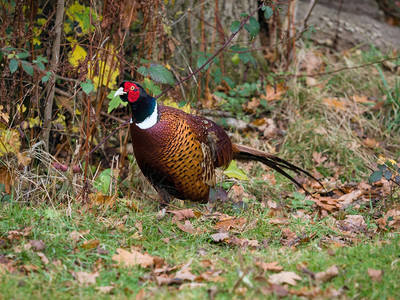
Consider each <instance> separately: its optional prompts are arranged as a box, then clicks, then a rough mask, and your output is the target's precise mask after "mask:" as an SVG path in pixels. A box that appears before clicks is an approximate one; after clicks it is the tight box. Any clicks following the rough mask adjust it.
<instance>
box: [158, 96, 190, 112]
mask: <svg viewBox="0 0 400 300" xmlns="http://www.w3.org/2000/svg"><path fill="white" fill-rule="evenodd" d="M163 103H164V105H165V106H171V107H174V108H177V109H180V110H183V111H184V112H186V113H188V114H190V105H189V103H186V104H185V105H184V106H182V107H179V105H178V103H176V102H175V101H174V100H172V98H168V99H165V100H164V101H163Z"/></svg>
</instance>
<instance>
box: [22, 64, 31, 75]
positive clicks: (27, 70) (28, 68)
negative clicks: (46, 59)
mask: <svg viewBox="0 0 400 300" xmlns="http://www.w3.org/2000/svg"><path fill="white" fill-rule="evenodd" d="M21 64H22V68H23V69H24V71H25V72H26V73H28V74H29V75H30V76H31V77H33V68H32V66H30V65H28V62H26V61H21Z"/></svg>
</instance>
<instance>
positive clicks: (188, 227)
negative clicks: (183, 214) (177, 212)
mask: <svg viewBox="0 0 400 300" xmlns="http://www.w3.org/2000/svg"><path fill="white" fill-rule="evenodd" d="M175 223H176V226H178V228H179V229H180V230H182V231H184V232H187V233H190V234H201V233H203V232H204V230H201V229H200V228H194V226H193V224H192V223H191V222H190V221H189V220H185V224H182V223H181V222H179V221H176V222H175Z"/></svg>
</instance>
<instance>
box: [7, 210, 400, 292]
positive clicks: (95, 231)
mask: <svg viewBox="0 0 400 300" xmlns="http://www.w3.org/2000/svg"><path fill="white" fill-rule="evenodd" d="M71 211H72V214H71V216H69V215H67V213H68V211H67V210H66V209H65V208H62V207H60V208H56V209H53V208H48V207H46V206H41V207H29V206H26V205H19V204H17V203H14V204H12V203H9V204H4V205H2V207H1V210H0V214H1V222H0V226H1V227H0V232H2V235H1V238H2V239H3V240H6V241H7V242H6V244H5V245H3V247H2V253H3V254H4V255H5V256H6V257H7V258H8V259H10V260H12V261H13V265H14V267H15V268H16V271H14V272H12V273H8V272H7V271H4V272H2V275H1V279H0V280H1V281H0V282H1V284H0V297H1V298H3V299H27V298H31V299H32V298H33V299H34V298H44V297H52V298H60V299H65V298H71V297H74V298H75V297H79V298H94V297H96V298H98V297H100V298H103V297H104V298H108V297H110V296H113V295H114V296H116V297H117V296H118V297H120V296H122V297H128V298H129V297H132V296H133V295H135V294H136V293H138V292H139V290H140V289H142V288H143V289H144V290H145V291H146V294H147V295H148V296H150V297H153V298H159V297H161V298H169V297H171V298H172V297H174V298H175V297H177V296H178V295H179V297H183V298H187V297H189V298H199V297H201V298H203V297H206V296H207V289H209V288H210V287H211V286H216V287H217V291H218V292H217V298H218V299H227V298H230V297H231V296H230V294H231V292H232V288H233V286H234V285H235V284H236V282H237V281H238V279H239V277H240V275H239V270H240V271H242V272H245V271H247V272H248V274H247V277H248V279H249V281H250V282H251V284H252V287H250V286H247V285H246V282H240V283H239V284H238V287H246V288H247V292H246V298H252V297H256V298H262V297H263V294H262V293H261V292H260V288H261V287H262V286H266V285H267V282H266V280H265V279H266V278H267V277H268V275H270V274H273V273H271V272H268V273H267V274H266V276H264V275H262V273H261V271H260V270H259V269H258V268H257V267H256V266H255V265H254V259H255V258H260V259H262V260H264V261H266V262H272V261H277V262H279V264H280V265H281V266H282V267H283V268H284V270H285V271H294V272H296V273H297V274H299V275H300V276H301V277H302V280H301V281H300V282H299V284H298V286H297V287H295V288H294V289H299V288H300V287H307V286H309V284H310V282H311V283H312V280H311V281H310V279H309V278H308V276H307V274H304V273H302V272H301V271H299V270H297V266H298V265H299V264H302V265H306V266H307V268H308V269H309V270H310V271H312V272H321V271H325V270H326V269H327V268H328V267H330V266H332V265H336V266H338V268H339V270H340V272H339V276H337V277H335V278H333V279H332V280H331V281H330V282H327V283H323V284H322V285H321V286H319V287H320V288H321V289H322V290H325V289H328V288H329V289H332V288H334V289H340V288H344V289H345V290H344V294H345V295H347V296H348V297H355V298H362V297H367V298H370V299H377V298H386V297H389V296H392V297H395V296H396V295H398V293H399V292H398V290H399V287H400V282H399V280H398V278H399V276H400V259H399V253H400V235H399V234H395V233H389V234H382V235H376V236H375V237H373V238H372V239H371V238H370V237H368V236H367V235H364V234H359V235H357V237H355V238H354V239H353V240H352V242H351V243H350V244H348V245H347V246H346V247H343V248H335V247H334V246H332V245H327V244H325V243H324V241H325V239H326V237H327V236H336V237H338V238H339V237H340V236H341V233H340V232H338V230H337V229H332V228H331V224H332V219H333V218H332V217H329V218H327V219H322V220H320V221H314V220H306V219H295V218H294V217H290V218H289V221H288V224H287V225H285V226H281V227H280V226H277V225H271V224H270V223H269V220H270V219H271V216H270V210H269V209H268V208H266V209H264V208H262V207H261V206H260V205H259V204H253V205H252V207H251V208H250V209H249V210H247V211H244V212H242V213H240V214H237V215H236V216H238V217H246V218H247V221H248V222H251V221H252V220H257V226H256V227H254V228H253V229H250V230H248V231H245V232H238V233H236V234H234V235H235V236H237V237H240V238H248V239H256V240H258V241H259V243H260V246H259V247H258V248H257V249H249V248H243V249H241V248H240V247H238V246H235V245H228V244H226V243H215V242H213V241H212V239H211V238H210V234H212V233H215V230H214V229H213V224H214V223H215V221H212V220H211V218H207V217H201V218H199V219H197V220H193V221H192V223H193V225H194V226H195V227H199V228H202V229H204V230H205V233H203V234H200V235H193V234H189V233H186V232H183V231H181V230H180V229H179V228H178V227H177V226H176V224H174V223H173V222H172V217H171V215H170V214H167V216H166V217H165V218H163V219H161V220H158V219H157V214H156V213H155V212H153V211H145V212H142V213H134V212H132V211H130V210H128V209H127V208H126V207H124V205H116V206H115V207H114V208H112V209H108V210H103V209H97V208H92V209H90V210H89V211H83V210H81V209H80V208H79V207H78V206H77V205H74V206H73V207H72V210H71ZM289 215H290V214H289ZM116 220H117V221H118V220H125V221H124V223H123V224H124V226H122V227H121V226H118V224H115V225H116V226H115V225H112V223H113V222H115V221H116ZM138 221H140V222H141V223H142V224H143V232H142V233H138V230H137V229H136V227H135V223H136V222H138ZM28 226H32V230H31V232H30V234H29V235H28V236H26V237H21V238H20V239H13V240H11V241H8V240H7V235H8V232H9V231H10V230H17V229H22V228H25V227H28ZM284 227H288V228H290V229H291V230H292V231H293V232H295V233H296V234H297V235H298V236H301V235H303V234H307V235H310V234H314V236H313V238H312V239H311V240H310V241H307V242H304V243H301V244H300V245H298V246H297V248H296V249H292V248H288V247H286V246H283V245H282V243H281V238H282V228H284ZM88 229H89V230H90V232H89V233H88V234H86V235H84V237H83V238H82V239H81V240H79V241H78V242H74V241H73V240H72V239H71V237H70V233H71V232H72V231H85V230H88ZM163 238H169V239H170V242H169V243H165V242H164V241H162V239H163ZM342 238H343V237H342ZM30 240H43V241H44V243H45V244H46V248H45V249H44V250H42V252H43V253H44V254H45V255H46V257H47V258H48V259H49V260H50V263H49V264H48V265H44V264H43V263H42V262H41V260H40V258H39V256H38V255H37V253H36V252H35V251H33V250H32V249H29V250H22V251H21V252H20V253H18V252H16V251H15V249H16V248H15V247H18V246H19V247H22V249H23V246H24V245H26V244H28V243H29V241H30ZM85 240H98V241H99V242H100V246H101V247H102V248H103V249H105V250H107V251H109V253H108V254H98V253H97V250H96V249H90V250H86V249H84V248H83V247H82V244H83V242H84V241H85ZM132 246H134V247H136V248H140V249H141V252H148V253H149V254H150V255H152V256H159V257H161V258H164V259H165V260H166V262H167V263H168V264H169V265H170V266H179V265H183V264H186V263H187V262H189V261H190V260H192V264H191V268H192V273H193V274H196V275H199V274H201V273H202V272H204V271H205V270H206V269H205V268H204V267H203V266H202V265H201V264H200V262H201V261H202V260H205V259H208V260H211V261H212V262H213V264H214V268H215V269H220V270H223V272H222V273H221V275H220V276H221V278H222V280H221V282H216V283H213V282H205V286H201V287H199V288H196V289H183V290H182V291H179V290H178V288H179V286H175V287H174V286H165V287H164V286H162V287H157V286H156V285H155V283H154V282H152V281H149V280H148V278H149V273H150V271H149V269H144V268H141V267H130V268H123V267H120V266H118V265H116V263H115V262H114V261H113V260H112V256H113V255H114V254H115V251H116V249H118V248H124V249H128V250H129V249H130V247H132ZM330 251H334V255H333V256H332V253H330ZM199 253H202V254H203V255H204V256H201V255H200V254H199ZM330 254H331V255H330ZM53 260H60V261H61V265H54V264H53V263H52V261H53ZM23 266H37V267H38V269H37V270H35V271H31V272H27V271H24V269H23ZM368 268H375V269H381V270H383V271H384V276H383V280H382V281H381V282H372V281H371V279H370V278H369V276H368V275H367V272H366V271H367V269H368ZM94 270H98V272H99V274H100V275H99V277H98V278H97V280H96V284H94V285H90V286H87V287H85V286H79V285H78V284H77V282H76V280H75V279H74V277H73V275H72V273H71V272H74V271H85V272H93V271H94ZM260 276H261V277H262V278H264V279H263V280H261V279H260ZM247 284H248V282H247ZM109 285H114V289H113V290H112V291H111V293H110V294H104V295H103V294H99V292H98V291H97V290H96V289H95V287H97V286H109Z"/></svg>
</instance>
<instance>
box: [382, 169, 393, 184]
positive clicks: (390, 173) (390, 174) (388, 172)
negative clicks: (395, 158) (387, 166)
mask: <svg viewBox="0 0 400 300" xmlns="http://www.w3.org/2000/svg"><path fill="white" fill-rule="evenodd" d="M383 175H384V176H385V179H386V180H387V181H389V180H390V179H391V178H392V172H390V171H389V170H386V171H385V172H383Z"/></svg>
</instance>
